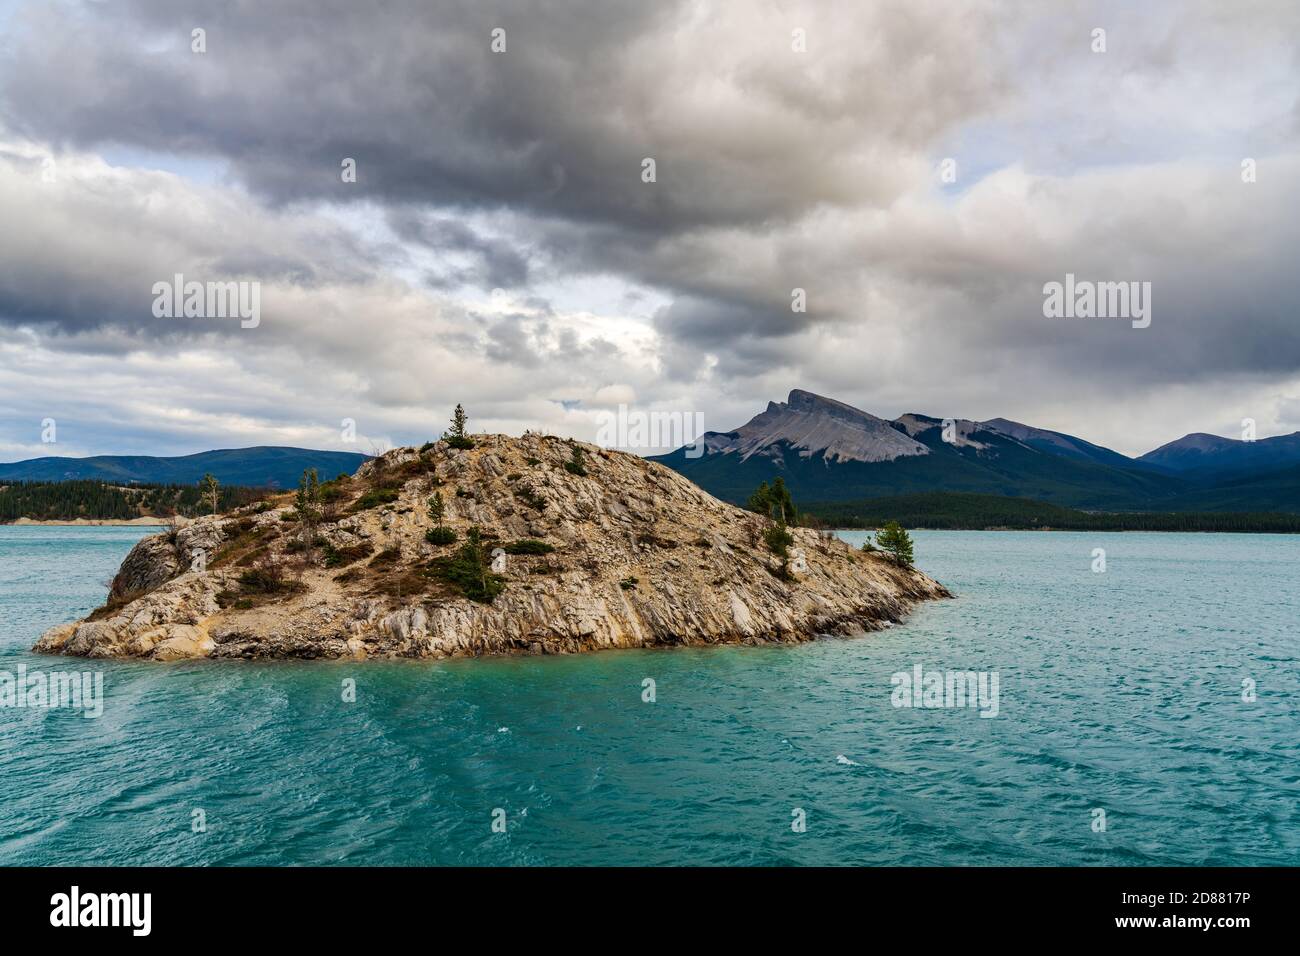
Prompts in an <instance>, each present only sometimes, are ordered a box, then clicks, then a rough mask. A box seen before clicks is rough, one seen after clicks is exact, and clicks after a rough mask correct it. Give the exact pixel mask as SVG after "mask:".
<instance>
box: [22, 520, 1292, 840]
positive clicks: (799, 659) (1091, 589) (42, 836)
mask: <svg viewBox="0 0 1300 956" xmlns="http://www.w3.org/2000/svg"><path fill="white" fill-rule="evenodd" d="M145 533H148V532H147V530H145V529H139V528H45V527H2V528H0V670H2V671H9V672H13V673H16V671H17V668H18V665H19V664H26V665H27V667H28V668H29V669H30V670H43V671H49V670H51V669H59V670H64V671H81V670H91V671H95V672H101V673H102V674H103V675H104V676H103V680H104V692H105V703H104V712H103V715H102V716H101V717H99V718H97V719H86V718H84V717H83V716H81V714H80V713H78V712H76V711H72V710H67V709H43V710H32V709H19V708H2V709H0V864H3V865H19V864H24V865H50V864H216V865H222V864H243V865H248V864H270V865H276V864H353V865H355V864H415V865H430V864H469V865H502V864H506V865H520V864H523V865H548V864H579V865H581V864H597V865H610V864H619V865H656V864H742V865H743V864H759V865H780V864H829V865H860V864H875V865H892V864H912V865H975V864H991V865H1000V864H1028V865H1054V864H1088V865H1108V864H1130V865H1131V864H1137V865H1142V864H1152V865H1174V864H1186V865H1211V864H1213V865H1273V864H1292V865H1294V864H1297V863H1300V667H1298V666H1297V665H1298V663H1300V596H1298V594H1297V583H1298V582H1300V536H1282V535H1192V534H1096V533H1052V532H919V533H917V534H916V535H915V538H916V541H917V547H916V559H917V564H918V565H919V566H920V567H922V568H923V569H925V570H926V571H928V572H929V573H930V574H932V575H933V576H935V577H936V578H938V579H939V580H941V581H943V582H944V583H945V584H947V585H948V586H949V588H950V589H951V590H952V591H953V592H954V593H955V594H956V595H957V597H956V599H955V600H953V601H945V602H937V603H933V604H930V605H926V606H922V607H920V608H919V609H917V611H916V612H915V613H914V614H913V615H912V616H911V617H910V618H909V619H908V620H907V621H906V622H905V623H904V624H902V625H900V626H897V627H894V628H891V629H889V630H886V631H884V632H881V633H877V634H871V635H867V636H865V637H861V638H850V639H843V638H828V639H824V640H818V641H815V642H812V643H810V644H806V645H801V646H771V647H761V648H751V647H724V648H712V649H666V650H654V651H611V652H604V653H599V654H589V655H578V656H568V657H554V658H512V659H482V660H458V661H443V662H419V661H400V662H366V663H361V664H358V663H351V662H347V663H338V662H322V663H301V662H293V663H291V662H285V663H268V664H251V663H216V662H190V663H183V664H144V663H133V662H113V661H84V660H80V659H75V658H50V657H42V656H38V655H33V654H31V653H30V652H29V650H28V648H30V646H31V645H32V643H33V642H34V641H35V640H36V638H37V636H38V635H39V634H40V633H41V631H43V630H44V629H45V628H46V627H48V626H50V625H53V624H56V623H61V622H64V621H67V620H71V619H73V618H74V617H77V616H79V615H81V614H83V613H84V612H86V611H88V610H89V609H91V608H92V607H95V606H96V605H98V604H99V603H101V601H102V599H103V596H104V593H105V582H106V581H107V580H108V579H109V578H111V577H112V575H113V573H114V571H115V570H116V568H117V565H118V563H119V562H120V561H121V559H122V558H123V557H124V556H125V555H126V553H127V551H128V550H129V549H130V547H131V545H132V544H133V543H134V542H135V541H136V540H137V539H138V538H139V537H141V536H142V535H143V534H145ZM843 536H844V537H845V538H846V539H848V540H850V541H854V542H858V541H861V538H862V536H861V535H860V534H854V533H850V532H846V533H844V535H843ZM1098 547H1101V548H1104V549H1105V551H1106V564H1107V566H1106V571H1105V572H1104V573H1094V572H1093V571H1092V564H1093V556H1092V552H1093V549H1094V548H1098ZM918 664H919V665H922V666H923V668H925V669H926V670H927V671H929V670H940V671H944V670H957V671H977V672H997V674H998V676H999V683H998V687H999V699H998V705H999V706H998V714H997V716H996V717H993V718H989V719H985V718H981V717H980V716H979V713H978V711H977V710H974V709H971V708H953V709H943V708H906V707H895V706H894V705H893V703H892V702H891V692H892V691H893V686H892V685H891V675H893V674H895V673H898V672H911V671H912V670H913V668H914V667H915V666H916V665H918ZM647 677H649V678H653V680H654V681H655V692H656V694H655V696H656V699H655V701H654V702H653V703H647V702H644V701H643V700H642V681H643V680H644V679H645V678H647ZM349 678H350V679H353V680H355V681H356V701H355V703H345V702H344V701H343V700H342V696H343V695H342V691H341V688H342V687H343V682H344V681H345V680H346V679H349ZM1246 681H1250V682H1253V688H1254V693H1253V694H1250V693H1246V692H1245V691H1244V690H1243V682H1246ZM1252 696H1253V698H1254V699H1253V700H1246V699H1243V697H1252ZM498 809H499V810H501V811H504V818H505V821H506V831H505V832H504V833H495V832H493V829H492V822H493V814H494V811H495V810H498ZM196 810H200V811H202V817H203V818H204V819H205V822H206V829H205V830H204V832H198V833H196V832H193V829H194V828H193V826H192V823H193V821H194V820H195V819H196V814H195V811H196ZM796 810H802V811H803V815H804V817H805V818H806V831H805V832H794V830H793V829H792V825H791V824H792V820H794V819H795V816H794V812H795V811H796ZM1097 810H1102V811H1104V813H1105V824H1106V828H1105V831H1104V832H1097V831H1096V830H1095V829H1094V827H1095V824H1094V820H1096V819H1097V818H1098V816H1097V814H1096V812H1095V811H1097ZM499 817H500V814H498V818H499Z"/></svg>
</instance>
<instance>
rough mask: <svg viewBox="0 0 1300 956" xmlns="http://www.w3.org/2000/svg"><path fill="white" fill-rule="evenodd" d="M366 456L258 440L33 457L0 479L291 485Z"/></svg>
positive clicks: (1, 471) (6, 469)
mask: <svg viewBox="0 0 1300 956" xmlns="http://www.w3.org/2000/svg"><path fill="white" fill-rule="evenodd" d="M368 458H369V456H368V455H363V454H360V453H358V452H350V451H313V450H312V449H310V448H286V447H281V446H271V445H259V446H257V447H254V448H225V449H220V450H217V451H205V452H199V453H198V454H197V455H184V456H181V457H176V458H156V457H153V456H149V455H96V456H94V457H91V458H31V459H28V460H27V461H16V462H11V463H8V464H0V481H6V480H7V481H67V480H70V479H94V480H99V481H112V482H120V483H122V484H155V485H192V484H194V483H195V482H196V481H198V480H199V479H200V478H202V477H203V476H204V475H205V474H208V473H211V474H213V475H215V476H216V478H217V480H218V481H220V482H221V483H222V484H223V485H244V486H247V487H251V488H295V487H297V485H298V479H299V478H300V477H301V476H302V473H303V471H305V470H306V469H308V468H315V469H316V470H317V471H318V472H319V473H320V477H321V479H322V480H324V479H328V478H333V477H334V476H335V475H338V474H340V473H342V472H346V473H348V474H349V475H350V474H352V473H353V472H354V471H356V470H357V469H358V468H359V467H361V464H362V462H364V461H367V460H368Z"/></svg>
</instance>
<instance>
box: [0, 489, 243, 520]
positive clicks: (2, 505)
mask: <svg viewBox="0 0 1300 956" xmlns="http://www.w3.org/2000/svg"><path fill="white" fill-rule="evenodd" d="M266 493H267V492H266V491H265V490H263V489H259V488H243V487H238V486H224V487H222V488H220V490H219V492H218V509H219V510H221V511H225V510H227V509H230V508H236V507H239V506H240V505H245V504H249V503H250V502H253V501H256V500H257V499H259V498H261V497H263V496H265V495H266ZM211 510H212V508H211V505H210V503H209V502H206V501H204V500H203V491H202V489H200V487H199V485H197V484H194V485H119V484H114V483H112V482H107V481H93V480H71V481H13V482H7V483H4V484H0V524H10V523H12V522H14V521H17V520H18V519H19V518H28V519H30V520H32V521H75V520H77V519H79V518H81V519H85V520H89V521H129V520H131V519H133V518H160V519H164V520H165V519H167V518H170V517H172V516H174V515H180V516H182V517H187V518H192V517H195V516H196V515H199V514H204V513H206V512H209V511H211Z"/></svg>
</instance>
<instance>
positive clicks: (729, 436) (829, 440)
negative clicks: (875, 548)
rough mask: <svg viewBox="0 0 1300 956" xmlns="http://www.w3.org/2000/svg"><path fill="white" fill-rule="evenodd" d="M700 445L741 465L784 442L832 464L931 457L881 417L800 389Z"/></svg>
mask: <svg viewBox="0 0 1300 956" xmlns="http://www.w3.org/2000/svg"><path fill="white" fill-rule="evenodd" d="M703 441H704V447H705V450H706V451H707V452H708V453H709V454H717V453H721V454H732V453H735V454H738V455H739V456H740V459H741V460H742V461H743V460H745V459H746V458H749V457H750V456H752V455H767V456H769V457H779V454H780V451H779V445H780V443H783V442H784V443H788V444H790V445H791V446H793V447H794V448H797V449H798V450H799V452H800V454H801V455H803V457H805V458H808V457H811V456H812V455H815V454H817V453H818V452H820V453H822V454H823V455H824V456H825V458H826V460H827V461H837V462H844V461H867V462H874V461H893V460H894V459H896V458H906V457H910V456H913V455H928V454H929V453H930V449H929V448H927V447H926V446H925V445H923V444H921V443H920V442H919V441H915V440H914V439H913V438H911V437H910V434H904V433H902V432H900V431H899V430H898V429H896V428H894V427H893V424H892V423H890V422H887V421H885V420H884V419H883V418H877V417H876V416H875V415H870V414H868V413H866V412H864V411H862V410H861V409H859V408H854V407H853V406H852V405H845V404H844V403H843V402H837V401H835V400H834V399H830V398H823V397H822V396H821V395H814V394H813V393H812V392H805V391H804V390H803V389H800V388H796V389H794V390H793V391H791V392H790V396H789V398H788V399H787V400H786V401H785V402H782V403H780V404H778V403H776V402H768V403H767V410H766V411H764V412H761V413H760V414H758V415H755V416H754V417H753V418H752V419H750V420H749V421H748V422H747V423H746V424H744V425H741V426H740V427H739V428H737V429H736V430H735V431H734V432H725V433H720V432H707V433H706V434H705V435H704V436H703Z"/></svg>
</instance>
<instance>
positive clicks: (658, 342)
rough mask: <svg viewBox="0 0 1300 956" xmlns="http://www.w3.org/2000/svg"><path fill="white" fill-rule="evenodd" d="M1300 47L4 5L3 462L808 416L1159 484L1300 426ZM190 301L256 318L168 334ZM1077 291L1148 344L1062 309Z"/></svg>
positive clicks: (1002, 29)
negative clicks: (1220, 440)
mask: <svg viewBox="0 0 1300 956" xmlns="http://www.w3.org/2000/svg"><path fill="white" fill-rule="evenodd" d="M1288 24H1289V27H1288ZM1098 28H1100V29H1104V30H1105V50H1104V52H1100V51H1098V50H1096V45H1097V44H1096V39H1095V34H1094V31H1095V30H1097V29H1098ZM194 29H202V30H203V31H204V34H203V37H204V48H205V51H204V52H195V51H194V50H193V38H192V31H193V30H194ZM494 30H503V31H504V34H501V35H500V36H501V37H502V39H503V42H504V51H502V52H494V51H493V49H492V44H493V31H494ZM1298 44H1300V8H1297V7H1296V6H1295V4H1293V3H1288V2H1285V0H1277V2H1256V3H1240V4H1231V5H1229V4H1223V3H1208V2H1205V3H1195V2H1191V3H1181V2H1180V3H1174V2H1169V3H1151V4H1141V5H1133V4H1126V3H1118V2H1117V3H1057V4H1050V5H1048V4H1037V3H1028V2H1026V3H1018V2H1001V3H995V2H985V3H973V4H962V5H954V4H948V3H940V2H933V3H930V2H918V0H908V2H901V0H900V2H896V3H873V4H850V3H840V4H834V5H832V4H825V3H811V2H809V3H781V2H753V3H744V4H735V3H722V2H718V3H707V2H676V3H644V2H637V3H631V2H619V0H600V2H592V3H578V2H554V3H539V2H531V3H501V4H483V3H428V2H417V0H388V2H385V3H382V4H359V3H355V2H341V0H310V2H308V0H278V2H276V3H273V4H243V3H238V4H210V3H202V2H197V0H168V2H162V0H157V2H141V0H114V2H89V0H87V2H81V3H71V2H58V0H28V2H24V0H0V215H3V218H4V225H5V228H4V229H3V230H0V356H2V361H0V405H3V407H4V408H5V414H4V428H3V431H2V432H0V451H3V452H4V457H6V458H9V459H13V458H21V457H28V456H30V455H39V454H47V453H50V451H51V449H50V447H49V446H47V445H42V444H41V443H40V437H39V428H40V422H41V420H42V419H44V418H46V417H53V418H56V419H57V420H59V422H60V445H59V448H58V452H59V453H63V454H78V453H92V452H142V453H156V454H178V453H185V452H190V451H196V450H200V449H204V448H209V447H214V446H217V445H224V446H227V447H228V446H233V445H244V444H297V445H310V446H315V447H340V443H339V422H340V420H341V419H343V418H352V419H355V420H356V422H357V429H358V432H359V433H361V435H362V436H363V442H364V441H367V440H370V441H375V442H379V441H388V442H393V443H396V442H403V443H404V442H412V441H417V442H418V441H423V440H424V439H426V438H429V437H432V436H433V435H434V434H435V433H436V432H437V431H439V430H440V429H441V428H442V427H443V426H444V425H445V419H446V417H447V413H448V411H449V409H450V407H451V406H452V405H453V404H455V403H456V402H457V401H461V402H464V403H465V405H466V407H467V408H468V409H469V410H470V412H471V415H472V416H473V421H472V422H471V426H472V427H474V428H476V429H494V430H506V431H514V432H518V431H521V430H523V429H524V428H527V427H541V428H545V429H547V430H550V431H553V432H556V433H559V434H566V435H576V436H579V437H583V438H589V439H590V438H593V437H594V436H595V432H596V422H595V418H594V415H595V413H596V412H597V411H599V410H602V409H608V408H611V407H613V406H615V405H617V404H619V403H633V404H635V405H637V406H639V407H643V408H647V409H651V408H658V409H666V410H678V411H684V412H694V411H702V412H703V413H704V416H705V422H706V425H707V427H709V428H715V429H726V428H731V427H734V426H736V425H738V424H740V423H742V422H743V421H745V420H746V419H747V418H749V417H750V416H751V415H752V414H753V413H755V412H756V411H758V410H759V409H761V408H762V406H763V405H764V404H765V403H766V402H767V400H768V399H778V400H779V399H782V398H784V396H785V393H786V392H787V391H788V390H789V389H790V388H791V387H801V388H806V389H810V390H813V391H817V392H821V393H823V394H827V395H830V396H833V397H836V398H839V399H841V400H844V401H848V402H851V403H853V404H856V405H858V406H860V407H863V408H866V409H867V410H869V411H873V412H875V413H878V414H883V415H887V416H890V417H892V416H895V415H898V414H900V413H903V412H913V411H914V412H923V413H927V414H933V415H939V416H949V415H951V416H957V417H965V418H976V419H982V418H992V417H995V416H1005V417H1009V418H1013V419H1018V420H1022V421H1027V422H1030V423H1032V424H1035V425H1039V426H1043V427H1050V428H1056V429H1060V430H1064V431H1069V432H1072V433H1075V434H1078V435H1080V436H1081V437H1084V438H1087V439H1089V440H1092V441H1096V442H1100V443H1103V444H1107V445H1110V446H1112V447H1115V448H1117V449H1119V450H1121V451H1125V452H1130V453H1140V452H1142V451H1146V450H1148V449H1150V448H1152V447H1154V446H1156V445H1158V444H1161V443H1163V442H1165V441H1168V440H1171V439H1173V438H1176V437H1178V436H1180V435H1182V434H1184V433H1186V432H1189V431H1215V432H1219V433H1222V434H1230V435H1231V434H1235V432H1236V431H1237V429H1238V427H1239V423H1240V420H1241V418H1243V417H1247V416H1249V417H1253V418H1255V419H1256V420H1257V421H1258V422H1259V423H1260V435H1261V437H1263V436H1264V435H1266V434H1275V433H1281V432H1289V431H1293V430H1296V429H1300V412H1298V411H1297V409H1298V408H1300V322H1298V321H1297V303H1300V278H1297V270H1296V269H1295V268H1294V265H1293V260H1294V258H1295V251H1294V250H1295V248H1296V246H1297V239H1298V238H1300V236H1298V235H1297V233H1298V232H1300V227H1298V226H1297V217H1296V216H1295V209H1296V207H1297V197H1300V84H1297V82H1296V79H1297V76H1298V75H1300V45H1298ZM349 159H350V160H353V161H354V162H355V170H356V176H355V182H346V181H344V180H345V177H344V176H343V175H342V174H341V170H342V169H343V166H344V161H345V160H349ZM646 159H653V160H654V172H655V176H654V182H645V181H644V178H643V170H644V169H645V160H646ZM948 159H950V160H952V163H951V164H949V165H948V166H947V169H949V170H951V171H953V172H954V173H955V175H950V176H945V175H944V170H945V163H944V161H945V160H948ZM1246 160H1251V161H1253V162H1252V165H1251V168H1252V170H1253V176H1251V177H1247V178H1253V181H1243V162H1244V161H1246ZM947 180H951V181H947ZM178 274H179V275H184V276H186V277H192V278H196V279H200V280H219V281H245V282H249V281H255V282H258V283H259V285H260V321H259V322H258V323H257V325H256V327H255V328H241V323H240V322H239V321H238V319H234V320H221V319H204V318H187V317H185V316H183V315H181V316H179V317H175V318H158V317H156V316H155V314H154V310H153V308H152V305H153V300H154V295H153V293H152V292H151V290H152V288H153V287H154V285H155V283H158V282H167V283H170V282H172V280H173V277H174V276H175V275H178ZM1067 274H1070V275H1074V276H1077V277H1079V278H1080V279H1086V280H1092V281H1099V282H1100V281H1112V282H1140V283H1145V282H1149V283H1150V284H1151V285H1150V288H1151V290H1152V292H1151V302H1150V305H1151V308H1152V315H1151V318H1152V321H1151V324H1150V326H1149V327H1147V328H1141V329H1135V328H1133V327H1131V325H1130V323H1128V322H1124V321H1119V322H1114V321H1095V320H1092V321H1090V320H1086V319H1049V318H1046V317H1045V316H1044V314H1043V287H1044V285H1045V284H1046V283H1050V282H1054V281H1055V282H1061V281H1063V280H1064V278H1065V276H1066V275H1067ZM796 288H798V289H803V290H804V291H805V293H806V299H807V309H806V311H804V312H795V311H792V309H791V296H792V290H794V289H796ZM363 450H364V448H363Z"/></svg>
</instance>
